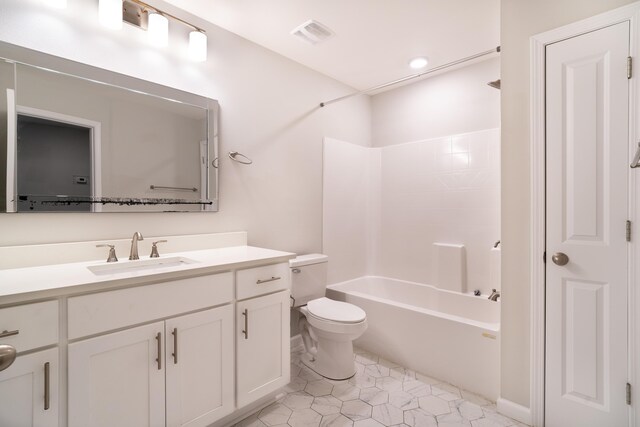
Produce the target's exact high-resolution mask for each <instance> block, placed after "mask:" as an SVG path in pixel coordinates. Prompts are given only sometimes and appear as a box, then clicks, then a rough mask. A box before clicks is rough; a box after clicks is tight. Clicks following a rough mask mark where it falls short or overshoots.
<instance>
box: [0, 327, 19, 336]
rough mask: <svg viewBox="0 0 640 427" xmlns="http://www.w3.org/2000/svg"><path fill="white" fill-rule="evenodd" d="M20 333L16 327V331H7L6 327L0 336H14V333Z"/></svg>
mask: <svg viewBox="0 0 640 427" xmlns="http://www.w3.org/2000/svg"><path fill="white" fill-rule="evenodd" d="M19 333H20V330H19V329H16V330H15V331H7V330H6V329H5V330H4V331H2V332H0V338H6V337H12V336H14V335H18V334H19Z"/></svg>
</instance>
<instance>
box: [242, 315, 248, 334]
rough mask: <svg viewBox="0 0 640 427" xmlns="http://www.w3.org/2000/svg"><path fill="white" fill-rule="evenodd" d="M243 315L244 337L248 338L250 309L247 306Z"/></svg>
mask: <svg viewBox="0 0 640 427" xmlns="http://www.w3.org/2000/svg"><path fill="white" fill-rule="evenodd" d="M242 315H243V316H244V331H242V333H243V334H244V339H245V340H248V339H249V310H247V309H246V308H245V309H244V311H243V312H242Z"/></svg>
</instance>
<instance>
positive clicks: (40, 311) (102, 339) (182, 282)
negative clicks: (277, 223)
mask: <svg viewBox="0 0 640 427" xmlns="http://www.w3.org/2000/svg"><path fill="white" fill-rule="evenodd" d="M185 238H186V239H187V240H189V239H195V240H198V239H199V238H198V237H195V236H191V237H188V238H187V237H185ZM238 238H239V240H238ZM169 239H175V240H181V236H174V237H169ZM202 239H204V240H203V241H208V242H209V244H213V245H214V246H215V245H219V244H220V243H221V242H224V241H226V242H233V243H242V242H241V241H242V239H246V234H243V233H241V235H239V236H235V237H234V236H229V235H226V236H215V235H206V236H205V237H203V238H202ZM147 240H148V241H149V244H150V243H151V241H155V240H157V239H154V238H152V237H147V238H145V241H147ZM183 242H185V240H183ZM194 242H195V241H194ZM211 242H217V243H211ZM94 243H95V242H83V243H75V244H60V245H58V246H56V245H50V246H51V248H49V249H54V247H55V248H57V249H58V250H62V248H64V247H65V245H72V246H73V245H75V246H78V245H79V247H82V246H83V245H84V246H89V245H90V244H91V245H93V244H94ZM245 243H246V241H245ZM194 246H195V247H197V248H198V249H200V250H195V251H186V250H184V247H183V248H182V249H183V250H182V251H180V252H173V253H171V252H168V251H164V252H163V251H162V250H161V249H160V250H161V255H160V258H149V257H148V256H144V257H141V259H140V260H138V261H118V262H113V263H107V262H106V261H105V259H106V250H105V248H102V249H103V250H105V258H104V259H100V260H93V261H87V260H84V261H82V262H75V263H67V264H54V265H41V266H37V267H22V268H12V269H6V270H0V327H1V328H2V330H4V329H7V330H8V331H14V330H15V331H18V332H17V333H16V334H14V335H7V336H4V337H3V338H0V344H9V345H12V346H14V347H15V348H16V350H17V352H18V357H17V358H16V360H15V362H14V363H13V365H11V366H9V367H8V368H6V369H5V370H3V371H0V394H2V395H3V396H10V401H9V402H5V403H6V404H5V405H3V406H2V408H4V409H2V408H0V424H2V425H5V424H6V425H22V424H25V423H27V421H26V420H27V419H28V420H31V419H34V420H38V424H39V425H40V424H41V425H51V426H58V425H60V426H62V425H69V426H86V425H91V424H92V422H93V421H96V422H98V423H100V424H102V425H125V424H127V425H134V424H135V425H165V424H166V425H186V424H188V425H190V426H208V425H213V426H222V425H227V424H229V423H230V422H232V421H233V420H234V419H235V418H238V417H240V416H242V415H243V414H246V413H247V412H248V411H251V410H255V408H256V407H258V406H264V405H265V404H268V403H269V402H272V401H273V399H274V398H275V396H276V395H277V393H279V392H280V389H281V388H282V387H283V386H285V385H286V384H288V383H289V380H290V377H289V369H290V363H289V345H290V340H289V336H290V332H289V312H290V310H289V301H290V276H289V274H288V273H289V264H288V260H289V259H291V258H293V257H294V254H292V253H288V252H281V251H274V250H270V249H263V248H256V247H251V246H246V244H245V245H239V246H230V247H217V248H210V249H202V246H201V245H200V246H198V245H197V244H196V245H194ZM77 249H78V248H77V247H74V248H73V249H72V251H74V250H77ZM4 250H10V248H4ZM19 251H22V252H25V251H28V250H27V249H25V248H24V247H22V248H20V249H19ZM35 252H36V253H45V252H46V251H43V249H42V247H38V248H37V249H35ZM141 253H144V252H141ZM119 255H120V256H121V257H122V258H123V259H126V256H125V253H124V252H122V253H120V254H119ZM158 260H160V261H164V262H165V264H161V265H153V266H150V267H149V265H148V264H149V263H156V262H158ZM171 260H173V262H170V263H168V264H167V263H166V262H167V261H171ZM141 266H142V267H143V268H140V267H141ZM114 268H115V270H111V269H114ZM256 354H260V355H261V357H260V358H256V357H255V355H256ZM43 366H44V369H43ZM26 375H30V377H33V378H34V382H33V385H32V386H31V385H30V386H29V387H26V388H24V390H23V388H20V390H18V391H17V392H16V391H15V390H13V389H14V388H15V387H14V386H15V381H16V378H20V377H21V376H26ZM12 387H13V389H12ZM32 387H37V390H36V389H33V390H31V388H32ZM4 388H6V390H4ZM41 389H45V395H44V398H43V396H42V393H41V392H40V390H41ZM9 390H12V392H9ZM13 408H22V410H21V411H15V410H13ZM113 408H118V410H117V411H114V410H113ZM9 409H11V410H9Z"/></svg>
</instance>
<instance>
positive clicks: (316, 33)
mask: <svg viewBox="0 0 640 427" xmlns="http://www.w3.org/2000/svg"><path fill="white" fill-rule="evenodd" d="M291 34H293V35H294V36H296V37H300V38H301V39H302V40H304V41H306V42H307V43H311V44H317V43H320V42H323V41H325V40H327V39H329V38H331V37H332V36H333V31H331V30H330V29H329V28H327V27H326V26H325V25H322V24H321V23H319V22H318V21H314V20H313V19H311V20H309V21H307V22H305V23H304V24H302V25H300V26H298V27H296V28H294V29H293V31H291Z"/></svg>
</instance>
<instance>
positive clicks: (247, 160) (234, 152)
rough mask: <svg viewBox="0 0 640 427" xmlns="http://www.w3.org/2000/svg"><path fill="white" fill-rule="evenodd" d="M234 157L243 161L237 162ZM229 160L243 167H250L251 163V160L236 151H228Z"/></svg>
mask: <svg viewBox="0 0 640 427" xmlns="http://www.w3.org/2000/svg"><path fill="white" fill-rule="evenodd" d="M236 156H239V157H242V158H244V159H245V160H238V159H236ZM229 158H230V159H231V160H233V161H234V162H238V163H240V164H243V165H250V164H251V163H253V160H251V159H250V158H248V157H247V156H245V155H244V154H242V153H238V152H237V151H229Z"/></svg>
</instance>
